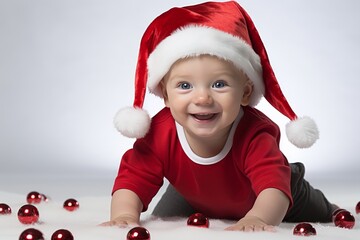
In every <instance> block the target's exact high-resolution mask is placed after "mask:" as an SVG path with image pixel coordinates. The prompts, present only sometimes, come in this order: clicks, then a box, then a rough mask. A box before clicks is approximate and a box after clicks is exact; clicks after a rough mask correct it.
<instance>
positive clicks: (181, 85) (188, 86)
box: [178, 82, 191, 89]
mask: <svg viewBox="0 0 360 240" xmlns="http://www.w3.org/2000/svg"><path fill="white" fill-rule="evenodd" d="M178 87H179V88H181V89H190V88H191V85H190V83H187V82H182V83H179V84H178Z"/></svg>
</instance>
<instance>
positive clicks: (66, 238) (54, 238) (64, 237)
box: [51, 229, 74, 240]
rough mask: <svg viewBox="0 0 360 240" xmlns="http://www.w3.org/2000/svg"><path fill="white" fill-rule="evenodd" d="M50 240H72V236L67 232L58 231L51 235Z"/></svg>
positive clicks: (64, 230)
mask: <svg viewBox="0 0 360 240" xmlns="http://www.w3.org/2000/svg"><path fill="white" fill-rule="evenodd" d="M51 240H74V236H73V235H72V233H71V232H70V231H69V230H66V229H59V230H56V231H55V232H54V233H53V234H52V235H51Z"/></svg>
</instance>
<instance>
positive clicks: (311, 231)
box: [293, 223, 316, 236]
mask: <svg viewBox="0 0 360 240" xmlns="http://www.w3.org/2000/svg"><path fill="white" fill-rule="evenodd" d="M293 234H294V235H297V236H312V235H316V230H315V228H314V227H313V226H312V225H311V224H310V223H299V224H298V225H296V226H295V228H294V230H293Z"/></svg>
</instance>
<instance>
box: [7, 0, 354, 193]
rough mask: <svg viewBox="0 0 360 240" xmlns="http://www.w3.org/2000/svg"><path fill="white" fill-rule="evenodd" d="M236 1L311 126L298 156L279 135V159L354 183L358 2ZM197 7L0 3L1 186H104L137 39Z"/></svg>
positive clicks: (155, 1)
mask: <svg viewBox="0 0 360 240" xmlns="http://www.w3.org/2000/svg"><path fill="white" fill-rule="evenodd" d="M239 2H240V4H242V6H243V7H244V8H245V9H246V10H247V11H248V12H249V14H250V16H252V18H253V21H254V22H255V25H256V26H257V28H258V30H259V32H260V35H261V36H262V39H263V41H264V43H265V46H266V48H267V51H268V54H269V57H270V60H271V63H272V66H273V68H274V70H275V73H276V75H277V77H278V80H279V82H280V85H281V87H282V89H283V92H284V94H285V95H286V97H287V98H288V101H289V102H290V104H291V105H292V107H293V109H294V110H295V112H296V113H297V114H298V115H300V116H301V115H308V116H311V117H312V118H314V119H315V121H316V122H317V124H318V126H319V129H320V140H319V141H318V142H317V143H316V144H315V145H314V146H313V147H312V148H310V149H307V150H299V149H296V148H295V147H293V146H291V144H290V143H288V142H287V139H286V137H285V133H284V134H283V136H284V137H283V139H282V142H281V144H282V147H283V151H284V153H285V154H286V156H287V157H288V159H289V161H291V162H292V161H302V162H304V163H305V164H306V166H307V170H308V175H309V177H310V178H311V177H314V178H315V177H330V178H334V179H338V178H339V175H343V174H346V175H347V176H348V177H350V178H351V177H352V178H354V179H355V174H357V172H359V170H360V159H359V158H360V147H359V140H358V136H359V135H360V127H359V110H358V109H359V106H358V105H359V99H358V97H357V95H358V93H359V90H360V85H359V74H358V71H359V69H360V61H359V55H360V44H359V42H360V27H359V23H360V15H359V14H358V13H359V11H360V2H359V1H356V0H352V1H351V0H347V1H340V0H335V1H325V0H319V1H310V0H305V1H304V0H302V1H286V0H272V1H260V0H256V1H253V0H252V1H250V0H244V1H239ZM195 3H199V1H195V0H183V1H163V0H152V1H140V0H132V1H120V0H101V1H100V0H76V1H75V0H61V1H55V0H33V1H29V0H0V161H1V165H0V166H1V167H0V190H1V189H3V190H7V189H6V186H5V184H4V183H5V179H6V180H8V181H19V182H20V180H19V178H20V179H21V176H22V177H25V179H27V182H29V181H30V182H31V180H33V181H35V180H34V179H36V178H37V177H38V178H42V181H43V182H42V184H45V185H46V184H47V183H46V177H47V176H52V177H54V176H55V177H56V178H58V179H60V180H59V181H61V179H69V178H70V179H71V176H76V177H77V178H76V179H81V176H86V177H89V178H106V179H112V178H113V177H114V176H115V174H116V171H117V168H118V164H119V160H120V157H121V155H122V154H123V153H124V151H125V150H126V149H128V148H129V147H131V144H132V142H133V140H129V139H126V138H125V137H123V136H121V135H120V134H118V133H117V132H116V130H115V129H114V127H113V125H112V119H113V116H114V114H115V113H116V111H117V110H118V109H119V108H121V107H124V106H126V105H131V104H132V100H133V76H134V71H135V65H136V58H137V54H138V46H139V41H140V38H141V36H142V34H143V32H144V30H145V28H146V27H147V26H148V24H149V23H150V21H152V19H153V18H155V17H156V16H157V15H159V14H160V13H162V12H163V11H165V10H167V9H168V8H170V7H172V6H176V5H178V6H183V5H188V4H195ZM144 107H145V108H146V109H147V110H148V111H149V112H150V114H151V115H154V114H155V113H156V112H157V111H158V110H159V109H160V108H162V107H163V103H162V101H161V100H160V99H157V98H155V97H153V96H150V95H149V94H148V96H147V99H146V103H145V106H144ZM259 108H260V109H261V110H263V111H264V112H265V113H266V114H268V115H269V116H270V117H272V118H273V119H274V120H275V121H276V122H277V123H278V124H279V126H280V127H281V129H282V130H284V126H285V124H286V123H287V121H288V120H287V119H286V118H285V117H283V116H282V115H280V114H279V113H277V112H275V111H274V110H273V109H272V108H271V107H269V106H268V105H267V104H266V102H265V101H263V102H262V103H261V104H260V105H259ZM27 176H31V177H27ZM79 176H80V177H79ZM111 181H112V180H111ZM111 181H110V180H109V181H108V182H107V183H109V185H107V186H104V189H105V190H104V192H108V191H109V189H110V188H111V186H110V185H111Z"/></svg>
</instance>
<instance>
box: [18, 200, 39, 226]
mask: <svg viewBox="0 0 360 240" xmlns="http://www.w3.org/2000/svg"><path fill="white" fill-rule="evenodd" d="M17 215H18V219H19V221H20V222H21V223H23V224H34V223H36V222H37V221H38V220H39V211H38V209H37V208H36V207H35V206H34V205H31V204H26V205H24V206H22V207H21V208H20V209H19V211H18V214H17Z"/></svg>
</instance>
